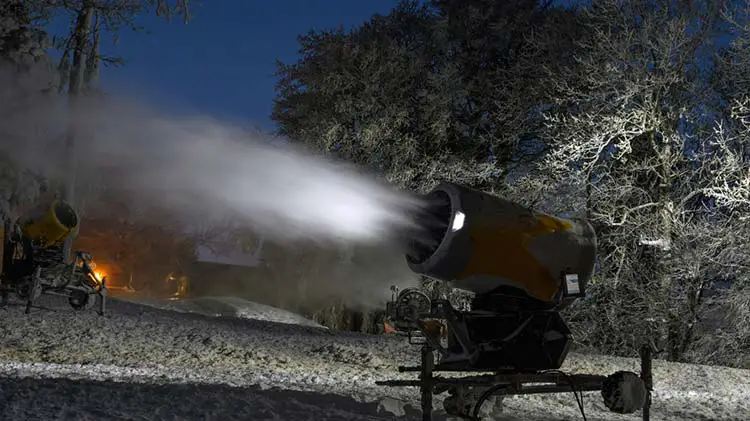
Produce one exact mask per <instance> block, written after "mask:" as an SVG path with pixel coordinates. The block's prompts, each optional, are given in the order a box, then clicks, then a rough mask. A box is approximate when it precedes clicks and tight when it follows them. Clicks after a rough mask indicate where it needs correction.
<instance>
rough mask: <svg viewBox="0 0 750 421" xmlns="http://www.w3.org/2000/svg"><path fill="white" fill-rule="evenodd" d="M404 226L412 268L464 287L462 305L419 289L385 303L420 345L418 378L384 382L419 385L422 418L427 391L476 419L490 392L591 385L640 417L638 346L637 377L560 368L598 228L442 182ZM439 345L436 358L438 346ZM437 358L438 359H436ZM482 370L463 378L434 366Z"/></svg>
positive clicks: (645, 371)
mask: <svg viewBox="0 0 750 421" xmlns="http://www.w3.org/2000/svg"><path fill="white" fill-rule="evenodd" d="M423 199H424V203H425V206H424V208H423V209H422V210H421V211H420V213H419V214H417V215H415V216H414V218H415V222H417V224H416V225H418V226H419V227H420V228H419V229H418V230H415V231H413V232H411V233H409V236H408V237H409V238H406V239H405V243H406V244H407V251H406V260H407V264H408V265H409V267H410V268H411V270H412V271H414V272H415V273H418V274H422V275H425V276H429V277H431V278H434V279H437V280H441V281H445V282H448V283H449V284H450V285H451V286H452V287H454V288H457V289H462V290H465V291H469V292H471V293H473V299H472V301H471V305H470V309H469V310H457V309H455V308H454V307H453V305H452V304H451V303H450V301H449V300H448V299H446V298H439V299H431V298H430V297H429V296H428V295H427V294H426V293H424V292H423V291H421V290H419V289H417V288H407V289H404V290H401V291H399V290H398V288H396V287H392V291H393V298H392V301H391V302H390V303H388V306H387V324H388V325H389V326H390V327H391V328H392V329H394V330H396V331H397V332H399V333H401V334H403V335H405V336H408V338H409V342H410V343H415V344H420V345H422V363H421V365H420V366H419V367H400V369H399V370H400V371H402V372H419V373H420V377H419V379H418V380H389V381H383V382H379V384H381V385H386V386H412V387H420V388H421V391H422V411H423V419H424V420H431V419H432V418H431V413H432V399H433V394H440V393H443V392H448V393H449V395H448V397H447V398H446V399H445V400H444V402H443V406H444V408H445V410H446V412H447V413H448V414H450V415H452V416H457V417H461V418H464V419H472V420H478V419H480V418H479V415H480V413H481V408H482V405H483V404H484V402H486V401H487V400H488V399H489V398H490V397H492V396H499V397H502V396H504V395H517V394H531V393H558V392H566V391H567V392H570V391H572V392H573V393H574V394H576V398H577V401H578V403H579V406H580V409H581V412H582V414H583V404H582V402H581V399H582V398H581V397H580V393H581V392H583V391H600V392H601V394H602V397H603V399H604V403H605V404H606V406H607V407H608V408H609V409H610V410H611V411H612V412H615V413H621V414H628V413H635V412H637V411H643V419H644V420H648V419H649V412H650V402H651V389H652V381H651V353H652V349H651V348H649V347H644V348H643V350H642V352H641V354H642V355H641V358H642V367H641V374H640V375H637V374H635V373H632V372H627V371H619V372H617V373H614V374H612V375H610V376H601V375H586V374H567V373H563V372H561V371H560V370H559V369H560V367H561V366H562V364H563V362H564V361H565V358H566V357H567V355H568V351H569V349H570V347H571V343H572V335H571V331H570V329H569V328H568V326H567V325H566V323H565V321H564V320H563V318H562V316H561V315H560V311H561V310H563V309H564V308H566V307H567V306H569V305H570V304H571V303H572V302H573V301H575V300H577V299H579V298H582V297H585V295H586V285H587V283H588V281H589V280H590V279H591V276H592V274H593V272H594V267H595V263H596V254H597V253H596V252H597V241H596V233H595V232H594V229H593V228H592V226H591V224H589V223H588V222H587V221H585V220H582V219H575V218H560V217H555V216H551V215H547V214H544V213H541V212H537V211H534V210H531V209H528V208H526V207H523V206H521V205H519V204H517V203H514V202H512V201H508V200H505V199H502V198H499V197H496V196H493V195H490V194H487V193H484V192H481V191H477V190H474V189H470V188H467V187H464V186H461V185H457V184H453V183H443V184H441V185H439V186H438V187H437V188H435V189H434V190H433V191H431V192H430V193H429V194H427V195H426V196H425V197H424V198H423ZM436 354H437V355H436ZM436 357H437V359H436ZM440 371H451V372H467V373H468V372H474V373H481V372H483V373H486V374H483V375H479V374H477V375H471V376H468V377H448V378H442V377H439V376H435V375H434V373H435V372H440ZM584 418H585V415H584Z"/></svg>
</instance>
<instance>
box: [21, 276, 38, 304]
mask: <svg viewBox="0 0 750 421" xmlns="http://www.w3.org/2000/svg"><path fill="white" fill-rule="evenodd" d="M16 295H18V298H20V299H22V300H24V301H34V300H36V299H37V298H39V297H40V296H41V295H42V285H41V283H40V282H34V281H33V279H32V278H26V279H24V280H22V281H21V282H20V283H19V284H18V287H17V289H16Z"/></svg>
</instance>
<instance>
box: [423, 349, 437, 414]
mask: <svg viewBox="0 0 750 421" xmlns="http://www.w3.org/2000/svg"><path fill="white" fill-rule="evenodd" d="M434 366H435V354H434V352H433V349H432V347H431V346H429V345H425V346H423V347H422V374H421V377H420V383H421V384H420V389H421V392H422V421H432V389H433V377H432V370H433V368H434Z"/></svg>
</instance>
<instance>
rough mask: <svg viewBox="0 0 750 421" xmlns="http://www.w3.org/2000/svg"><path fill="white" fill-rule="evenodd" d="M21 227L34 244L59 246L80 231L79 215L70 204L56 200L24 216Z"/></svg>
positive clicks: (20, 222) (20, 221)
mask: <svg viewBox="0 0 750 421" xmlns="http://www.w3.org/2000/svg"><path fill="white" fill-rule="evenodd" d="M19 225H20V227H21V230H22V232H23V235H24V237H26V238H28V239H29V240H31V241H32V242H35V243H38V244H40V245H42V246H43V247H52V246H58V245H60V244H62V243H63V242H64V241H65V239H66V238H68V237H69V236H70V235H71V234H72V233H74V232H75V230H76V229H78V214H77V213H76V211H75V210H74V209H73V207H72V206H70V205H69V204H68V203H66V202H63V201H61V200H54V201H52V203H47V204H44V205H42V206H38V207H36V208H34V209H32V210H31V211H29V212H28V213H26V214H25V215H23V216H22V217H21V218H20V220H19Z"/></svg>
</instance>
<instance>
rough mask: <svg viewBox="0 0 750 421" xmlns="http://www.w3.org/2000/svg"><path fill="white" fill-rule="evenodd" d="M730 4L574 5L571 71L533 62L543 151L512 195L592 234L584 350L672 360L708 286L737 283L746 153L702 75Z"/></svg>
mask: <svg viewBox="0 0 750 421" xmlns="http://www.w3.org/2000/svg"><path fill="white" fill-rule="evenodd" d="M732 5H733V3H732V2H728V1H727V2H721V1H702V2H701V1H699V2H671V1H666V0H665V1H645V0H644V1H640V0H637V1H630V2H620V1H595V2H593V4H592V6H591V7H589V8H586V9H581V15H580V19H581V20H580V23H581V25H583V27H584V28H585V31H584V32H583V34H582V35H581V37H579V38H578V40H577V45H578V50H577V51H576V52H575V64H574V65H572V66H559V65H556V64H555V63H549V62H547V63H545V64H544V66H545V67H546V68H547V69H548V81H549V83H547V84H546V86H545V89H548V90H549V91H550V92H551V93H552V99H553V101H550V103H549V104H546V105H545V109H546V111H545V113H544V115H545V121H546V129H545V130H544V131H543V132H542V136H541V137H540V139H541V140H542V141H543V142H544V143H545V145H546V147H547V148H548V150H549V152H548V153H547V155H546V156H545V157H544V159H543V160H542V161H541V162H540V163H539V164H538V166H537V168H536V173H535V174H531V175H527V176H526V177H525V178H523V179H522V180H521V181H520V182H519V189H523V188H526V190H528V191H534V190H536V191H537V193H538V191H539V190H542V191H543V192H544V195H546V196H547V198H548V199H551V202H548V203H550V206H551V207H553V208H556V209H554V211H555V212H556V213H560V211H562V210H563V209H565V211H566V212H567V213H577V214H579V215H580V216H587V217H589V218H590V219H591V220H592V221H593V223H594V224H595V225H596V228H597V231H598V232H599V244H600V257H599V263H598V264H599V268H598V275H597V276H596V278H595V279H594V281H593V282H592V284H591V285H590V291H589V294H590V298H589V299H588V300H586V301H584V302H581V303H579V305H578V306H575V307H574V308H573V309H571V315H570V316H571V318H572V320H573V322H574V323H575V326H576V331H577V332H576V333H577V336H578V339H579V340H580V341H581V342H582V344H584V345H588V346H592V347H596V348H598V349H599V350H602V351H606V352H612V353H632V352H633V350H634V349H637V348H638V347H639V346H640V345H642V344H643V342H644V341H646V342H652V343H653V344H654V345H656V346H657V348H659V349H662V350H664V351H665V352H666V355H667V356H668V357H669V358H671V359H674V360H682V359H684V358H686V355H687V354H688V353H689V351H690V350H691V349H692V348H693V345H694V343H695V342H696V341H697V339H698V338H696V332H698V331H699V330H700V328H701V321H702V317H703V315H704V313H705V311H706V310H707V309H708V308H709V307H710V305H709V304H710V299H708V298H707V297H706V296H707V295H708V292H709V291H710V290H711V285H712V283H714V282H716V281H719V280H725V279H730V278H732V279H733V278H735V277H736V276H739V275H738V271H737V268H738V267H739V266H737V265H738V264H741V263H740V262H739V261H738V260H737V259H739V258H740V257H742V256H740V255H741V254H742V252H741V251H742V250H743V249H744V250H746V249H747V246H748V243H747V241H746V240H745V239H746V238H747V237H743V236H741V235H737V233H738V232H740V230H745V229H746V220H745V219H743V217H742V211H740V210H739V209H740V208H739V207H738V206H740V204H741V203H742V201H741V200H739V199H738V198H739V197H742V195H743V194H746V189H747V187H746V184H743V183H746V182H747V175H748V173H747V171H748V167H747V164H748V163H747V154H746V151H747V144H746V140H745V139H744V138H741V137H740V136H736V135H733V134H732V133H737V132H736V130H737V129H736V127H737V126H738V119H737V118H736V115H737V114H734V116H735V118H733V116H732V115H727V113H726V112H725V110H723V109H722V107H721V103H722V101H721V100H722V99H723V98H721V96H720V94H719V92H717V90H716V89H715V83H714V78H713V77H712V75H713V71H714V70H713V69H714V68H715V67H714V64H715V63H714V62H713V61H712V57H713V53H715V52H716V46H715V44H714V43H713V41H714V40H716V39H717V37H718V36H719V35H721V34H722V33H723V32H722V31H723V29H724V28H725V26H726V25H725V23H726V21H725V19H723V17H722V14H721V11H722V10H726V9H729V8H731V7H732ZM560 36H562V34H560ZM534 42H535V43H536V44H537V45H538V46H540V48H541V49H544V48H548V45H549V44H550V43H554V42H557V37H554V36H553V37H544V36H538V37H536V38H535V40H534ZM530 57H533V58H534V59H533V60H530V61H529V62H528V66H529V67H534V66H539V65H540V64H539V61H538V60H537V57H535V56H534V55H533V54H532V55H530ZM735 110H737V109H736V108H735ZM740 126H741V125H740ZM729 127H732V129H729ZM740 260H741V259H740Z"/></svg>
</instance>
